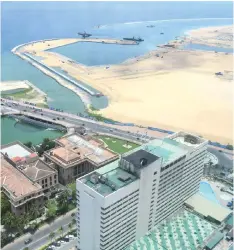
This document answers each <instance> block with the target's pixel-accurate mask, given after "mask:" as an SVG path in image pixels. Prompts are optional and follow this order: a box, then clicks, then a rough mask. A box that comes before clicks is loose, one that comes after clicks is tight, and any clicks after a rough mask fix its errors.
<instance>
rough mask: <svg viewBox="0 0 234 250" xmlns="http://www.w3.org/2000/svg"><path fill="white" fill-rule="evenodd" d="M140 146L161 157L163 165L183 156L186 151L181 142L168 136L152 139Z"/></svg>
mask: <svg viewBox="0 0 234 250" xmlns="http://www.w3.org/2000/svg"><path fill="white" fill-rule="evenodd" d="M141 148H142V149H144V150H146V151H148V152H150V153H151V154H154V155H155V156H157V157H159V158H162V165H163V166H164V165H166V164H168V163H170V162H172V161H174V160H176V159H178V158H180V157H181V156H184V155H185V154H186V153H187V152H188V150H186V149H185V148H184V147H183V145H181V143H179V142H177V141H174V140H171V139H169V138H164V139H155V140H152V141H150V142H149V143H147V144H144V145H143V146H141Z"/></svg>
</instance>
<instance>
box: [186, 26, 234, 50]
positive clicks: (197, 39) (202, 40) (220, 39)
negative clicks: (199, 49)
mask: <svg viewBox="0 0 234 250" xmlns="http://www.w3.org/2000/svg"><path fill="white" fill-rule="evenodd" d="M188 35H189V38H190V39H191V41H192V42H193V43H197V44H205V45H209V46H215V47H217V46H218V47H224V48H233V26H218V27H207V28H201V29H196V30H191V31H189V32H188Z"/></svg>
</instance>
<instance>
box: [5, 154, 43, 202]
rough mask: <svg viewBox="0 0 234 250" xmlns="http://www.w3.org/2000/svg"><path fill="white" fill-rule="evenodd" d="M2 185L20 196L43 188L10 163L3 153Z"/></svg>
mask: <svg viewBox="0 0 234 250" xmlns="http://www.w3.org/2000/svg"><path fill="white" fill-rule="evenodd" d="M0 179H1V187H4V188H5V189H6V190H7V191H8V192H10V193H11V196H12V197H15V198H19V197H21V196H25V195H29V194H31V193H33V192H38V191H40V190H41V186H40V185H38V184H37V183H33V182H32V181H30V180H29V179H27V178H26V177H25V176H24V175H23V174H22V173H21V172H20V171H19V170H17V169H16V168H15V167H13V166H12V165H11V164H10V163H8V162H7V161H6V160H5V159H4V156H3V155H2V154H1V176H0Z"/></svg>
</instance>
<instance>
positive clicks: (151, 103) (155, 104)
mask: <svg viewBox="0 0 234 250" xmlns="http://www.w3.org/2000/svg"><path fill="white" fill-rule="evenodd" d="M75 40H76V41H77V39H66V40H61V41H60V40H55V41H53V43H52V41H49V43H50V45H51V46H53V47H57V46H62V45H64V44H69V43H71V42H76V41H75ZM47 47H48V46H47V42H44V43H43V42H39V43H38V45H36V44H34V45H33V51H34V52H33V53H36V55H37V56H41V57H43V58H44V59H43V63H45V64H46V65H48V66H56V67H60V68H61V69H63V70H65V71H66V72H68V74H69V75H71V76H73V77H74V78H76V79H77V80H80V81H83V82H85V83H87V84H89V85H91V86H92V87H94V88H96V89H97V90H99V91H101V92H102V93H103V94H105V95H107V96H108V98H109V101H110V104H109V106H108V107H107V108H105V109H103V110H101V113H102V114H103V115H104V116H106V117H108V118H111V119H113V120H117V121H121V122H133V123H135V124H138V125H144V126H152V127H158V128H161V129H168V130H172V131H178V130H185V131H188V132H192V133H195V134H198V135H201V136H203V137H206V138H207V139H209V140H212V141H218V142H221V143H232V137H233V134H232V133H233V113H232V112H233V85H232V68H233V62H232V55H231V54H225V53H215V52H205V51H183V50H179V49H159V50H157V51H151V52H150V53H149V54H147V55H144V56H141V57H138V58H133V59H129V60H127V61H126V62H124V63H122V64H120V65H111V67H110V68H109V69H106V67H105V66H99V67H88V66H85V65H82V64H78V63H75V62H72V61H69V60H68V59H67V60H65V59H66V58H64V57H63V56H61V55H59V54H57V53H54V52H49V51H44V49H45V48H47ZM25 48H27V51H28V52H31V53H32V47H30V49H29V47H24V48H23V49H24V50H25ZM156 54H159V56H156ZM161 57H163V58H161ZM216 72H222V73H223V75H222V76H216V75H215V73H216Z"/></svg>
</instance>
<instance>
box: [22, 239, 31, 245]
mask: <svg viewBox="0 0 234 250" xmlns="http://www.w3.org/2000/svg"><path fill="white" fill-rule="evenodd" d="M30 242H32V239H31V238H28V239H27V240H25V241H24V244H29V243H30Z"/></svg>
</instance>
